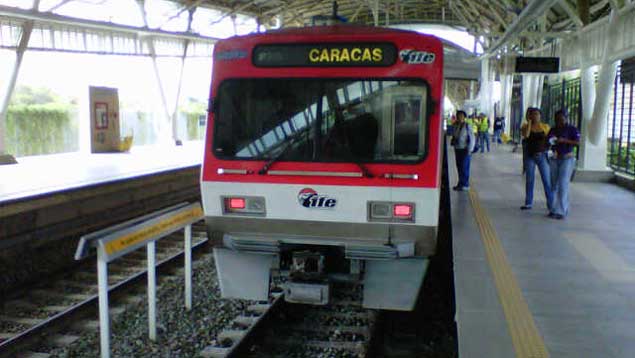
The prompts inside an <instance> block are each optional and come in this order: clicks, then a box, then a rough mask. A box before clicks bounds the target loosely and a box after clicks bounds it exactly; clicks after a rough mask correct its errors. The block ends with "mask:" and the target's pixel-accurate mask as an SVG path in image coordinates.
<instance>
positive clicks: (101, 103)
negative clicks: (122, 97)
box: [89, 86, 120, 153]
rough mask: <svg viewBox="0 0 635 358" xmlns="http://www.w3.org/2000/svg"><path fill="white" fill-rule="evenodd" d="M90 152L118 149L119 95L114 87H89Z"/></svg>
mask: <svg viewBox="0 0 635 358" xmlns="http://www.w3.org/2000/svg"><path fill="white" fill-rule="evenodd" d="M89 92H90V142H91V146H90V147H91V152H93V153H103V152H113V151H117V150H119V142H120V133H119V95H118V93H117V89H116V88H106V87H92V86H91V87H90V89H89Z"/></svg>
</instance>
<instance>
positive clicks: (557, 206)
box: [550, 157, 575, 216]
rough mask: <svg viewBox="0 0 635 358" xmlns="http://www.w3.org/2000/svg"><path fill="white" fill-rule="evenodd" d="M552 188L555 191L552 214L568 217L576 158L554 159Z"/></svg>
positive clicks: (552, 163)
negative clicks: (571, 180) (570, 184)
mask: <svg viewBox="0 0 635 358" xmlns="http://www.w3.org/2000/svg"><path fill="white" fill-rule="evenodd" d="M550 162H551V163H550V164H551V188H552V190H553V207H552V209H553V210H552V212H553V213H554V214H559V215H562V216H567V213H568V212H569V181H570V179H571V174H572V173H573V167H574V166H575V158H574V157H570V158H562V159H552V160H551V161H550Z"/></svg>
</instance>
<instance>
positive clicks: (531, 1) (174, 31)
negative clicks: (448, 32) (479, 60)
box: [0, 0, 630, 56]
mask: <svg viewBox="0 0 635 358" xmlns="http://www.w3.org/2000/svg"><path fill="white" fill-rule="evenodd" d="M34 3H39V6H38V7H37V8H36V9H33V4H34ZM629 3H630V2H629V1H627V0H612V1H609V0H485V1H481V0H427V1H420V0H339V1H338V2H337V4H338V15H339V16H341V17H342V18H343V19H344V20H345V21H347V22H350V23H357V24H366V25H378V26H396V25H404V24H440V25H447V26H450V27H453V28H456V29H460V30H466V31H467V32H468V33H469V34H471V35H473V36H475V38H476V39H477V41H478V42H479V43H480V44H481V46H482V48H483V49H484V51H485V52H488V51H490V52H494V51H498V50H500V49H501V48H503V45H505V47H504V48H505V51H526V50H528V49H533V48H539V47H541V46H544V45H545V43H549V42H550V41H554V40H557V39H562V38H567V37H569V36H571V35H572V34H574V33H575V32H576V31H577V30H579V29H581V28H583V27H585V26H587V25H589V24H591V23H593V22H596V21H598V20H600V19H602V18H605V17H607V16H608V15H609V14H610V13H611V9H612V7H615V6H618V7H625V6H627V5H628V4H629ZM139 4H141V5H142V7H141V8H143V9H145V12H146V14H145V15H147V16H144V15H140V14H141V12H140V11H139V8H140V7H139V6H138V5H139ZM122 6H124V7H125V6H129V7H130V8H131V11H132V12H134V11H135V10H136V11H137V12H138V13H139V14H138V15H137V16H138V17H137V18H136V19H133V18H134V16H133V15H130V16H129V17H130V19H128V17H126V18H125V19H120V18H117V17H116V16H115V17H113V15H112V14H111V16H110V18H103V16H102V17H100V16H98V15H104V14H105V15H107V14H108V13H109V12H108V11H104V9H107V8H108V7H111V8H112V7H116V8H119V9H121V8H122ZM80 8H81V9H84V12H83V13H81V14H84V15H81V14H80V15H78V14H79V12H77V11H76V12H73V9H80ZM90 8H93V9H94V11H93V12H92V14H90V15H85V14H86V13H91V11H90V10H89V9H90ZM135 8H136V9H135ZM86 9H88V12H86V11H87V10H86ZM332 9H333V1H331V0H327V1H319V0H318V1H316V0H145V1H144V0H39V1H38V0H35V2H33V1H29V0H4V1H2V0H0V47H2V48H8V49H12V48H13V49H15V48H17V47H18V46H19V38H20V36H19V33H20V28H21V26H22V25H23V23H24V22H26V21H32V22H33V30H34V36H32V40H31V43H30V44H29V48H31V49H36V50H37V49H40V50H46V49H48V50H55V51H79V52H94V53H105V54H130V55H151V54H152V51H153V49H151V48H149V47H148V46H147V44H145V42H143V41H142V40H143V38H147V37H151V38H152V39H153V41H155V42H157V41H158V43H156V44H155V47H156V49H154V50H155V55H157V56H180V55H181V54H182V50H183V47H184V46H183V45H182V43H183V42H184V41H189V46H188V51H189V52H190V53H188V56H196V55H199V56H204V55H207V54H208V53H209V51H210V48H211V45H212V44H213V43H214V42H215V40H216V39H218V38H222V37H227V36H230V35H233V33H231V34H226V33H222V31H220V30H217V28H218V27H217V25H219V24H223V23H225V24H227V23H231V24H233V26H234V31H235V32H234V33H239V32H240V27H241V26H242V27H244V26H245V24H247V23H249V22H251V23H253V26H252V30H251V31H255V30H256V29H258V28H260V29H261V30H264V29H272V28H277V27H281V26H283V27H289V26H306V25H311V24H312V23H313V22H314V21H315V17H316V16H320V15H322V16H324V15H326V16H328V15H330V14H331V13H332ZM201 14H204V15H201ZM188 20H189V21H188ZM237 28H238V30H237ZM56 40H57V41H56Z"/></svg>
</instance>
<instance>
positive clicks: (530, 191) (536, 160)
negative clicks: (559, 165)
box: [525, 152, 553, 212]
mask: <svg viewBox="0 0 635 358" xmlns="http://www.w3.org/2000/svg"><path fill="white" fill-rule="evenodd" d="M525 160H526V163H525V170H526V171H525V205H526V206H532V205H533V203H534V181H535V176H536V175H535V174H536V166H537V167H538V171H540V179H541V180H542V187H543V188H544V189H545V197H546V199H547V208H548V209H549V212H553V211H552V208H553V206H552V203H553V193H552V192H551V175H550V172H549V160H548V159H547V154H546V153H545V152H541V153H537V154H534V155H531V154H529V153H528V154H527V157H526V159H525Z"/></svg>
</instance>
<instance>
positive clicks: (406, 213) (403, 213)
mask: <svg viewBox="0 0 635 358" xmlns="http://www.w3.org/2000/svg"><path fill="white" fill-rule="evenodd" d="M393 215H394V216H395V217H398V218H409V217H411V216H412V206H411V205H409V204H395V206H393Z"/></svg>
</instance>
